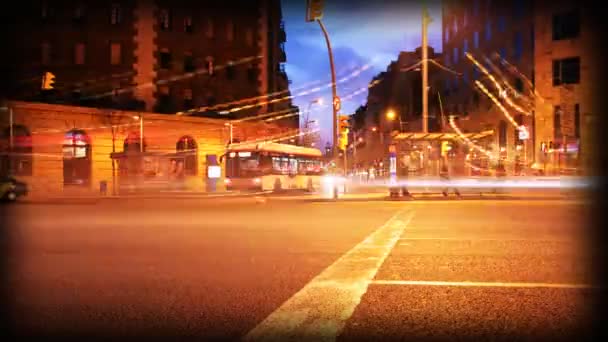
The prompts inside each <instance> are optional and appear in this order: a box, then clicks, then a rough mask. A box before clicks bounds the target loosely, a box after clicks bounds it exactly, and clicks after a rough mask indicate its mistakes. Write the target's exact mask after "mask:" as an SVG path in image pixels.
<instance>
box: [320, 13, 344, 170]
mask: <svg viewBox="0 0 608 342" xmlns="http://www.w3.org/2000/svg"><path fill="white" fill-rule="evenodd" d="M316 21H317V22H318V23H319V26H320V27H321V30H322V31H323V35H324V36H325V42H326V43H327V52H328V53H329V67H330V68H331V93H332V99H333V101H332V104H333V105H332V108H333V116H332V120H333V139H332V140H333V155H334V157H336V156H337V155H338V106H339V104H336V101H339V100H338V91H337V89H336V70H335V68H334V55H333V53H332V51H331V42H330V41H329V35H328V34H327V30H326V29H325V26H324V25H323V22H322V21H321V19H316ZM345 172H346V168H345Z"/></svg>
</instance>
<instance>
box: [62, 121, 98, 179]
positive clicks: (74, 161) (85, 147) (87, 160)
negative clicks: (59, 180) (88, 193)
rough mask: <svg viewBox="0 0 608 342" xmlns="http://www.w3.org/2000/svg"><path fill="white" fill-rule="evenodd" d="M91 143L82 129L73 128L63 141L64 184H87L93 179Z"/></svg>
mask: <svg viewBox="0 0 608 342" xmlns="http://www.w3.org/2000/svg"><path fill="white" fill-rule="evenodd" d="M91 171H92V164H91V143H90V140H89V137H88V135H87V134H86V133H85V132H84V131H82V130H71V131H69V132H68V133H67V134H66V135H65V138H64V143H63V184H65V185H84V186H87V185H89V184H90V181H91Z"/></svg>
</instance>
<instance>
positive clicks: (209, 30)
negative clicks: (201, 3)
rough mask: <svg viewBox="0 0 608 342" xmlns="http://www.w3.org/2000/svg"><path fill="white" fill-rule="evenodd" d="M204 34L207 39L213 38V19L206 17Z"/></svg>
mask: <svg viewBox="0 0 608 342" xmlns="http://www.w3.org/2000/svg"><path fill="white" fill-rule="evenodd" d="M205 35H206V36H207V38H209V39H211V38H213V19H211V18H209V19H207V27H206V29H205Z"/></svg>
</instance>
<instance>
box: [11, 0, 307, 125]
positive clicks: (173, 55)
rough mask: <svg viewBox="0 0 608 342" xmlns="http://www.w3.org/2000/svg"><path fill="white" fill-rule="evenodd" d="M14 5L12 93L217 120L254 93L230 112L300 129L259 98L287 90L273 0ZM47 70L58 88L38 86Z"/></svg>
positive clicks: (285, 105)
mask: <svg viewBox="0 0 608 342" xmlns="http://www.w3.org/2000/svg"><path fill="white" fill-rule="evenodd" d="M18 4H20V6H17V7H16V9H15V10H13V11H15V12H14V15H13V20H12V21H11V23H10V24H9V25H10V26H11V32H15V33H18V34H14V35H12V36H11V37H8V38H9V40H8V42H7V44H6V46H5V49H4V51H5V54H4V56H3V57H2V58H3V63H2V68H3V70H2V72H3V75H5V76H6V79H5V82H3V84H2V87H3V88H4V89H2V92H3V93H5V94H6V97H7V98H9V99H16V100H26V101H37V102H50V103H62V104H75V105H80V106H90V107H103V108H116V109H127V110H145V111H149V112H157V113H175V112H179V111H186V110H192V109H194V112H195V113H194V114H195V115H206V116H213V115H214V114H215V116H217V112H221V111H224V110H227V109H231V108H233V107H235V105H234V104H232V105H231V104H229V103H230V102H234V101H237V100H242V99H249V98H253V100H250V101H247V102H244V103H240V104H238V105H243V104H246V105H249V104H257V105H255V106H251V107H250V108H247V109H244V110H239V111H235V112H232V113H231V115H230V116H231V117H237V118H239V117H244V116H251V115H258V114H265V113H267V112H273V111H279V110H292V111H294V112H296V115H294V116H291V117H289V118H286V119H285V120H281V121H277V123H280V124H284V125H288V126H291V127H294V128H296V127H298V122H299V118H298V115H297V108H293V106H292V105H291V102H290V101H289V100H286V101H280V102H277V103H273V104H271V105H265V104H263V102H264V101H265V100H267V98H258V99H256V97H259V96H262V95H266V94H276V95H275V96H274V97H273V98H276V97H285V96H286V95H289V90H288V79H287V75H286V73H285V70H284V67H283V63H284V62H285V61H286V56H285V51H284V48H283V44H284V42H285V41H286V35H285V30H284V27H283V21H282V14H281V6H280V1H279V0H251V1H224V2H220V3H217V2H210V1H198V2H195V1H183V0H172V1H167V0H121V1H112V2H91V3H88V2H83V1H79V0H68V1H48V0H32V1H23V2H19V3H18ZM18 4H17V5H18ZM23 37H27V39H23ZM44 72H51V73H53V74H54V75H55V89H54V90H51V91H46V92H41V89H40V85H41V78H42V75H43V73H44ZM277 93H278V94H277Z"/></svg>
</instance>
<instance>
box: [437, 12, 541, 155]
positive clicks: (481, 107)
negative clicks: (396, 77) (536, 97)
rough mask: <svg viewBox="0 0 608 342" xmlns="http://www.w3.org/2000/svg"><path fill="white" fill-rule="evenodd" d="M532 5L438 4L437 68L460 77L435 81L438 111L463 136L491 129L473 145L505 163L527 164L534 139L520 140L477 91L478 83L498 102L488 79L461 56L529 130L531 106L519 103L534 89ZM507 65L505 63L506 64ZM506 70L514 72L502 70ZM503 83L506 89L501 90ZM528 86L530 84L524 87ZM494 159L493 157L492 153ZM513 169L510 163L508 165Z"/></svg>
mask: <svg viewBox="0 0 608 342" xmlns="http://www.w3.org/2000/svg"><path fill="white" fill-rule="evenodd" d="M532 14H533V5H532V2H527V1H522V0H516V1H509V2H507V1H500V2H498V1H490V0H483V1H482V0H464V1H462V0H460V1H444V2H443V13H442V28H443V32H442V41H443V64H444V65H445V66H447V67H448V68H450V69H452V70H454V71H456V72H459V73H461V75H453V74H447V73H446V74H443V75H440V79H437V80H435V82H437V84H438V86H440V87H441V88H442V95H443V97H442V99H443V101H444V102H443V105H444V112H445V113H446V114H447V115H457V116H458V117H459V118H458V120H457V122H458V123H457V124H458V125H459V127H460V128H461V129H462V131H464V132H465V133H467V132H480V131H484V130H494V132H495V134H494V135H493V136H492V137H491V138H490V139H486V141H479V142H477V143H478V144H479V145H481V146H483V147H484V148H486V149H488V150H490V151H492V152H493V153H497V152H499V151H500V155H501V156H502V157H503V158H507V160H511V161H513V160H515V159H516V158H519V159H520V160H521V161H522V162H526V163H528V164H531V163H532V161H533V155H534V153H533V147H534V142H533V140H534V136H533V134H531V136H530V139H528V140H522V139H520V137H519V132H518V130H517V129H516V127H515V125H514V124H513V123H512V122H511V120H509V119H508V118H507V117H505V115H504V114H503V112H502V111H501V110H500V109H499V108H498V107H497V106H496V105H495V104H494V103H493V102H492V101H491V100H490V99H489V98H488V97H487V96H486V95H485V94H483V93H482V92H480V91H479V90H477V89H476V87H475V85H474V82H475V80H479V81H480V82H482V84H483V85H484V86H485V87H486V89H487V90H489V91H490V92H491V93H493V94H494V95H495V96H496V98H499V96H498V94H497V92H496V88H495V87H494V85H493V84H492V82H491V81H490V80H488V78H487V77H486V76H485V75H484V74H483V73H482V72H481V70H480V69H479V68H477V67H476V66H475V65H474V64H473V63H472V62H471V61H470V60H469V59H468V58H467V57H466V56H465V53H467V52H468V53H470V54H471V55H472V56H473V57H474V58H475V59H476V60H477V61H478V62H479V63H480V64H481V65H483V67H485V68H486V70H488V71H489V72H490V73H491V74H492V75H494V77H495V78H496V80H497V81H498V83H499V84H501V86H502V87H503V88H506V89H508V91H507V94H508V95H509V96H510V98H512V99H513V102H515V103H516V104H517V105H518V106H519V107H520V108H521V109H522V110H523V113H522V112H520V111H517V110H513V109H512V108H511V107H509V106H508V105H507V104H504V101H501V102H502V103H503V104H504V106H505V108H506V109H507V111H508V112H509V114H510V115H511V117H512V118H513V120H514V121H515V122H516V123H517V125H525V126H527V127H528V131H530V132H533V131H534V119H533V118H534V115H533V110H534V108H533V103H532V102H531V101H525V102H524V101H522V100H523V99H524V97H523V96H520V95H521V94H529V92H530V91H531V90H532V88H533V84H534V67H535V66H534V51H535V42H534V39H535V37H534V34H535V28H534V16H533V15H532ZM506 63H508V64H506ZM506 65H510V66H512V67H514V68H511V69H509V68H507V67H505V66H506ZM505 82H506V83H508V86H506V85H505ZM530 83H531V84H530ZM495 155H497V154H495ZM510 166H513V163H510Z"/></svg>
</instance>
